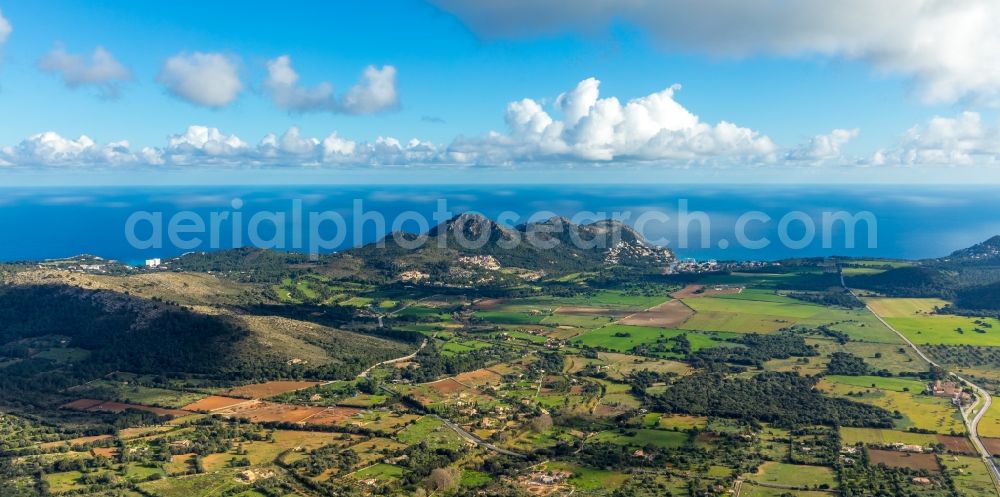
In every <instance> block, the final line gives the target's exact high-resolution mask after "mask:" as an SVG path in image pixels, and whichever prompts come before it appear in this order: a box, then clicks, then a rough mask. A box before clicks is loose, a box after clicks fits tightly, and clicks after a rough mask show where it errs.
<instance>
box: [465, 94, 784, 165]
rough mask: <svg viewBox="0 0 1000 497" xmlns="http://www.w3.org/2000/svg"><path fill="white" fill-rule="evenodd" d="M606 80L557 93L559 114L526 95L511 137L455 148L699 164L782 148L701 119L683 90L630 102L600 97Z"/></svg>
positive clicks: (477, 154)
mask: <svg viewBox="0 0 1000 497" xmlns="http://www.w3.org/2000/svg"><path fill="white" fill-rule="evenodd" d="M599 89H600V81H598V80H596V79H594V78H589V79H586V80H583V81H581V82H580V83H579V84H578V85H577V86H576V88H574V89H572V90H570V91H568V92H566V93H563V94H562V95H559V97H558V98H556V100H555V109H554V110H556V111H558V112H559V113H560V114H561V119H559V118H557V117H553V116H552V115H551V114H550V113H549V112H548V111H546V110H545V108H544V107H543V106H542V104H540V103H539V102H537V101H535V100H533V99H530V98H526V99H523V100H520V101H516V102H511V103H510V104H508V105H507V113H506V122H507V126H508V128H509V130H508V132H507V133H498V132H491V133H488V134H486V135H484V136H481V137H478V138H472V139H467V138H460V139H457V140H456V141H455V142H454V143H452V146H451V147H450V148H449V152H450V153H451V156H452V157H453V158H455V159H457V160H460V161H470V162H481V163H509V162H540V161H568V162H578V161H583V162H608V161H666V162H675V163H676V162H679V163H687V162H698V161H704V160H709V159H727V158H728V159H733V158H742V159H749V160H768V158H769V157H770V156H771V155H772V154H774V152H775V151H776V146H775V145H774V143H773V142H772V141H771V139H770V138H768V137H767V136H764V135H761V134H760V133H758V132H757V131H754V130H751V129H748V128H743V127H740V126H737V125H735V124H732V123H729V122H725V121H723V122H720V123H718V124H715V125H711V124H708V123H704V122H702V121H701V120H700V119H699V118H698V116H696V115H694V114H693V113H691V112H690V111H688V110H687V109H686V108H684V107H683V106H682V105H681V104H679V103H677V101H675V100H674V93H675V92H676V91H677V90H679V89H680V87H679V86H677V85H675V86H671V87H669V88H666V89H664V90H662V91H659V92H656V93H653V94H650V95H647V96H644V97H640V98H635V99H632V100H629V101H628V102H626V103H624V104H622V103H621V102H620V101H619V100H618V99H617V98H615V97H608V98H600V91H599Z"/></svg>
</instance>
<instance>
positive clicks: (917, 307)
mask: <svg viewBox="0 0 1000 497" xmlns="http://www.w3.org/2000/svg"><path fill="white" fill-rule="evenodd" d="M865 303H866V304H868V306H869V307H871V308H872V310H873V311H875V314H878V315H879V316H882V317H884V318H907V317H913V316H915V315H918V314H931V313H933V312H934V308H935V307H945V306H947V305H948V302H947V301H945V300H941V299H911V298H871V299H865Z"/></svg>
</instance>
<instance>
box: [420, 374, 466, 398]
mask: <svg viewBox="0 0 1000 497" xmlns="http://www.w3.org/2000/svg"><path fill="white" fill-rule="evenodd" d="M427 386H428V387H430V388H432V389H433V390H434V391H435V392H438V393H441V394H449V393H456V392H461V391H462V390H465V389H467V387H466V386H465V385H463V384H461V383H459V382H457V381H455V380H454V379H452V378H445V379H443V380H438V381H435V382H432V383H428V384H427Z"/></svg>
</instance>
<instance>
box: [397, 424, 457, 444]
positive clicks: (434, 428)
mask: <svg viewBox="0 0 1000 497" xmlns="http://www.w3.org/2000/svg"><path fill="white" fill-rule="evenodd" d="M396 439H397V440H399V441H400V442H402V443H405V444H409V445H412V444H416V443H420V442H426V443H427V445H428V446H430V447H432V448H437V447H444V448H452V449H457V448H459V447H461V446H462V444H463V443H464V441H463V440H462V437H460V436H459V435H458V434H457V433H455V432H454V431H452V430H451V429H450V428H448V427H447V426H445V424H444V423H442V422H441V420H440V419H437V418H435V417H434V416H424V417H422V418H420V419H419V420H417V422H416V423H414V424H412V425H410V426H407V427H406V428H405V429H403V430H402V431H400V432H399V433H397V434H396Z"/></svg>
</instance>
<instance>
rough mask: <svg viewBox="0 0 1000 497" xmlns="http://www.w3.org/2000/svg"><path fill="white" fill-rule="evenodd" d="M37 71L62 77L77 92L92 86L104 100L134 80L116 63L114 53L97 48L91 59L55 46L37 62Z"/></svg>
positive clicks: (126, 70) (116, 93) (123, 67)
mask: <svg viewBox="0 0 1000 497" xmlns="http://www.w3.org/2000/svg"><path fill="white" fill-rule="evenodd" d="M38 67H39V68H40V69H41V70H43V71H45V72H49V73H54V74H58V75H59V76H60V77H62V80H63V82H64V83H66V86H69V87H70V88H77V87H80V86H83V85H92V86H95V87H97V88H98V89H99V91H100V92H101V94H102V95H103V96H105V97H115V96H117V95H118V91H119V84H120V83H122V82H124V81H128V80H130V79H132V73H131V71H129V70H128V69H127V68H126V67H125V66H123V65H122V64H121V63H120V62H118V61H117V60H115V58H114V56H113V55H111V52H108V51H107V50H105V49H104V47H100V46H98V47H97V48H95V49H94V52H93V53H92V54H90V56H89V57H87V56H86V55H79V54H72V53H69V52H67V51H66V49H65V48H64V47H63V46H62V45H56V46H55V48H53V49H52V51H50V52H49V53H47V54H45V56H43V57H42V58H41V59H39V61H38Z"/></svg>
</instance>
